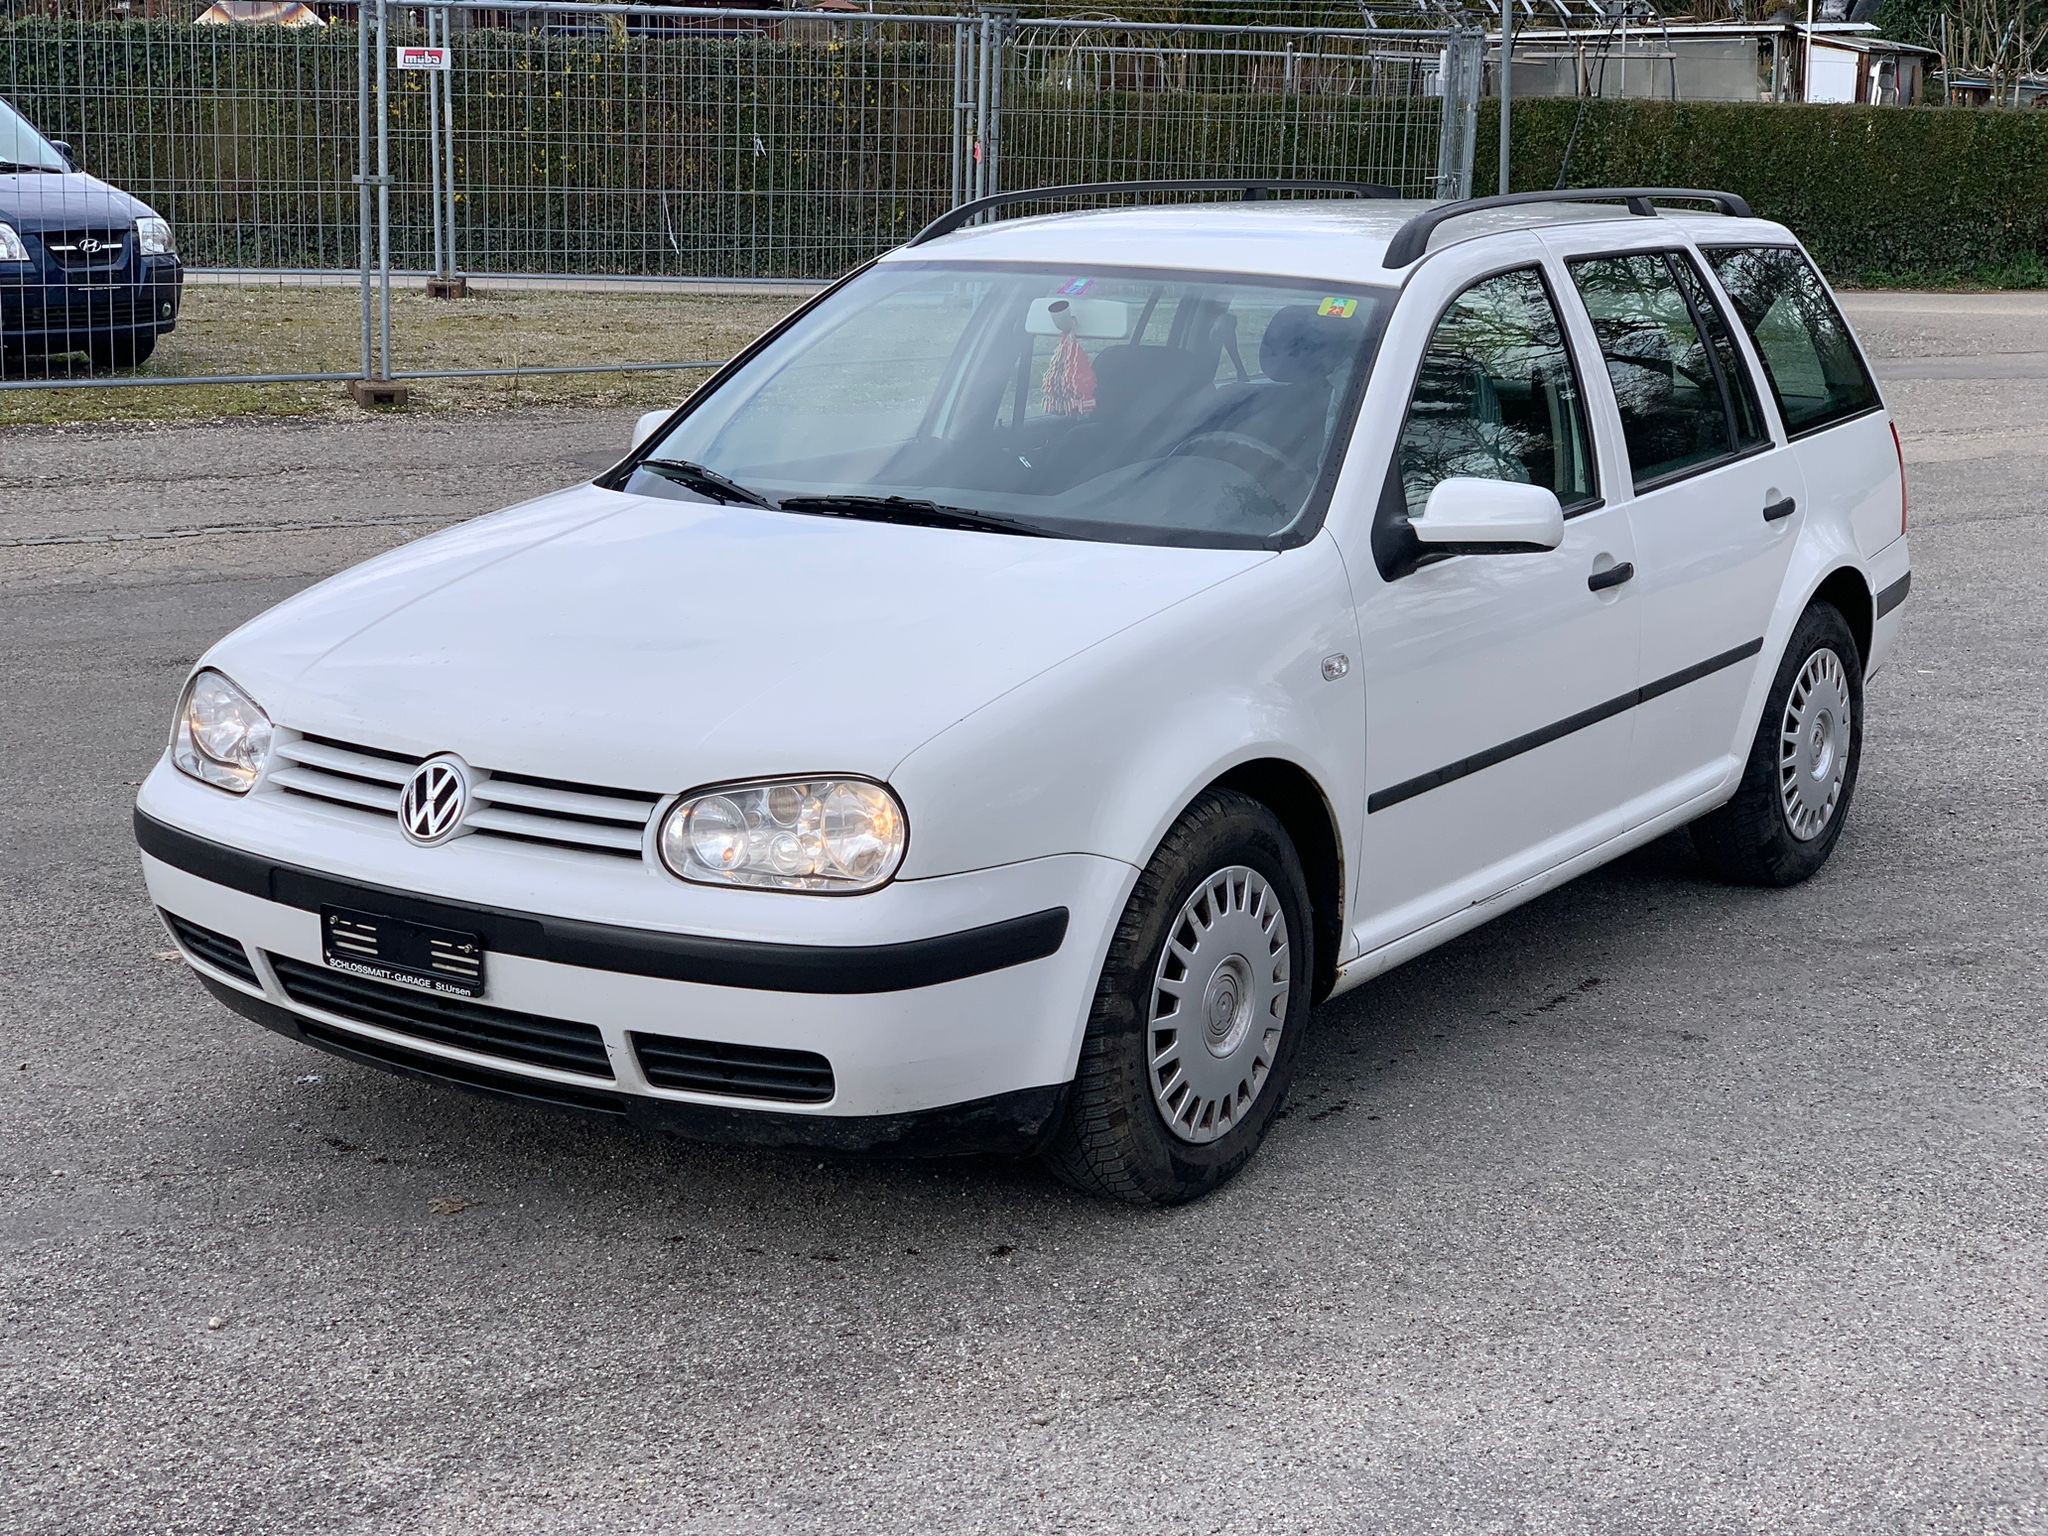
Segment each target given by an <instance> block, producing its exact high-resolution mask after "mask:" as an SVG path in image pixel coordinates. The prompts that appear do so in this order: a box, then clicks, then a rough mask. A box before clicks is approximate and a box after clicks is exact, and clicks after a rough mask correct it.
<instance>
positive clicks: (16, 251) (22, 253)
mask: <svg viewBox="0 0 2048 1536" xmlns="http://www.w3.org/2000/svg"><path fill="white" fill-rule="evenodd" d="M27 260H28V247H27V246H25V245H23V244H22V243H21V231H19V230H18V229H16V228H15V227H14V226H13V225H12V224H4V223H0V261H27Z"/></svg>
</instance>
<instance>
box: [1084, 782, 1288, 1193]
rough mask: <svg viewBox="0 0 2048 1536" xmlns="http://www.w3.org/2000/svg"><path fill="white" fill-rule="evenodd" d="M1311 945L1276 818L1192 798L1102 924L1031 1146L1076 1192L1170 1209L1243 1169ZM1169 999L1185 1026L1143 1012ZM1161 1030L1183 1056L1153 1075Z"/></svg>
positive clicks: (1275, 1101) (1277, 1076) (1262, 810)
mask: <svg viewBox="0 0 2048 1536" xmlns="http://www.w3.org/2000/svg"><path fill="white" fill-rule="evenodd" d="M1205 914H1206V921H1205ZM1269 916H1270V918H1271V922H1267V921H1266V918H1267V917H1269ZM1282 924H1284V937H1282V938H1280V939H1279V940H1278V941H1277V942H1278V943H1279V944H1280V945H1282V946H1284V947H1281V948H1279V949H1277V950H1276V949H1275V947H1274V946H1275V943H1276V940H1275V937H1274V935H1275V934H1276V932H1279V931H1280V930H1279V928H1278V926H1277V925H1282ZM1262 936H1263V937H1262ZM1169 940H1174V941H1176V949H1175V954H1174V956H1173V958H1172V960H1171V961H1170V962H1169V959H1168V955H1167V948H1168V942H1169ZM1189 940H1192V944H1191V945H1190V944H1189V943H1188V942H1187V941H1189ZM1262 944H1263V945H1264V949H1265V952H1264V953H1261V949H1260V946H1261V945H1262ZM1313 944H1314V925H1313V924H1312V923H1311V922H1310V920H1309V901H1308V883H1307V881H1306V879H1305V878H1304V877H1303V875H1302V869H1301V860H1300V858H1299V857H1298V856H1297V855H1296V853H1295V850H1294V845H1293V843H1292V842H1290V841H1289V840H1288V837H1287V833H1286V832H1285V830H1283V828H1282V827H1281V825H1280V822H1279V819H1278V818H1277V817H1275V816H1274V815H1273V813H1272V812H1271V811H1269V810H1268V809H1266V807H1265V806H1263V805H1261V804H1260V803H1259V802H1258V801H1256V800H1253V799H1251V798H1250V797H1249V796H1246V795H1241V794H1238V793H1235V792H1234V791H1229V790H1211V791H1209V792H1207V793H1205V794H1204V795H1202V797H1201V798H1200V799H1198V800H1197V801H1196V802H1195V803H1194V804H1193V805H1192V806H1190V807H1189V808H1188V811H1187V813H1186V814H1185V815H1184V816H1182V817H1181V819H1180V820H1179V821H1178V822H1176V823H1175V824H1174V826H1173V829H1172V830H1171V831H1170V832H1168V833H1167V835H1166V838H1165V840H1164V841H1163V842H1162V843H1161V844H1160V847H1159V851H1158V852H1157V853H1156V854H1154V855H1153V857H1152V862H1151V863H1150V864H1148V865H1147V866H1146V867H1145V871H1144V873H1143V874H1141V875H1140V876H1139V877H1138V884H1137V888H1136V889H1135V890H1134V891H1133V892H1132V893H1131V899H1130V901H1129V903H1128V904H1127V905H1126V906H1125V908H1124V913H1123V917H1122V918H1121V919H1120V920H1119V922H1118V923H1117V929H1116V934H1115V936H1114V937H1113V938H1112V939H1111V941H1110V946H1109V954H1108V957H1107V959H1106V960H1105V961H1104V963H1103V968H1102V979H1101V981H1100V983H1099V984H1098V985H1097V987H1096V991H1095V1005H1094V1008H1093V1010H1092V1012H1091V1013H1090V1015H1089V1019H1088V1029H1087V1033H1086V1035H1085V1036H1084V1037H1083V1039H1082V1042H1081V1060H1080V1066H1079V1069H1078V1070H1077V1072H1076V1074H1075V1078H1074V1084H1073V1088H1072V1090H1071V1091H1070V1092H1069V1093H1068V1095H1067V1103H1066V1108H1065V1112H1064V1115H1063V1118H1062V1119H1061V1121H1060V1124H1059V1126H1058V1128H1057V1129H1056V1130H1055V1131H1054V1132H1053V1135H1052V1139H1051V1141H1050V1143H1049V1144H1048V1146H1047V1148H1046V1150H1045V1153H1044V1157H1045V1159H1046V1161H1047V1163H1048V1164H1049V1165H1050V1167H1051V1168H1052V1170H1053V1171H1054V1172H1055V1173H1056V1174H1057V1175H1058V1176H1059V1177H1060V1178H1062V1179H1064V1180H1065V1181H1066V1182H1067V1183H1069V1184H1071V1185H1073V1186H1074V1187H1075V1188H1076V1189H1080V1190H1084V1191H1086V1192H1088V1193H1090V1194H1095V1195H1102V1196H1106V1197H1108V1198H1111V1199H1116V1200H1124V1201H1128V1202H1130V1203H1131V1204H1134V1205H1179V1204H1181V1203H1183V1202H1185V1201H1188V1200H1193V1199H1196V1198H1198V1197H1199V1196H1201V1195H1205V1194H1207V1193H1208V1192H1209V1191H1210V1190H1212V1189H1215V1188H1216V1187H1217V1186H1218V1185H1219V1184H1222V1183H1223V1182H1224V1181H1225V1180H1227V1179H1229V1178H1230V1177H1231V1176H1232V1175H1233V1174H1235V1173H1236V1172H1237V1171H1238V1170H1239V1169H1240V1168H1242V1167H1243V1166H1244V1165H1245V1163H1246V1162H1247V1161H1248V1160H1249V1159H1250V1157H1251V1155H1252V1153H1253V1152H1255V1151H1256V1150H1257V1149H1258V1145H1259V1143H1260V1141H1261V1140H1263V1139H1264V1137H1265V1134H1266V1129H1267V1127H1268V1126H1270V1125H1271V1124H1272V1121H1273V1117H1274V1115H1275V1114H1276V1113H1278V1111H1279V1109H1280V1106H1281V1103H1282V1101H1283V1100H1284V1099H1285V1098H1286V1096H1287V1088H1288V1084H1289V1083H1290V1082H1291V1081H1292V1079H1293V1076H1294V1062H1295V1057H1296V1055H1297V1054H1298V1053H1299V1051H1300V1049H1301V1041H1302V1036H1303V1035H1304V1034H1306V1033H1307V1025H1308V1015H1309V992H1310V989H1311V986H1312V983H1313V978H1314V976H1315V955H1314V953H1313V948H1312V946H1313ZM1183 956H1186V957H1188V958H1186V959H1184V958H1183ZM1267 961H1271V962H1272V964H1271V966H1270V968H1269V967H1268V966H1267V965H1266V964H1265V962H1267ZM1175 970H1179V971H1181V972H1182V974H1181V975H1180V976H1179V977H1175V976H1174V975H1173V974H1172V973H1173V972H1174V971H1175ZM1177 983H1178V984H1179V985H1178V986H1177V985H1176V984H1177ZM1183 988H1184V990H1183ZM1176 991H1179V994H1180V995H1179V999H1178V1006H1179V1007H1184V1008H1186V1009H1187V1010H1188V1013H1187V1014H1186V1015H1184V1016H1186V1017H1188V1018H1190V1020H1191V1022H1192V1023H1194V1025H1195V1027H1194V1028H1191V1029H1189V1030H1187V1031H1185V1032H1182V1031H1180V1030H1178V1029H1174V1028H1173V1027H1172V1026H1171V1024H1170V1023H1169V1022H1168V1020H1167V1018H1165V1017H1161V1018H1157V1019H1155V1017H1154V1003H1155V1000H1157V1002H1158V1003H1159V1006H1160V1008H1161V1009H1162V1010H1166V1009H1168V1008H1169V1007H1171V1006H1174V1005H1175V1002H1176V1000H1175V997H1174V994H1175V992H1176ZM1269 1021H1270V1023H1269ZM1169 1037H1171V1039H1172V1044H1170V1045H1167V1046H1165V1047H1164V1048H1165V1049H1168V1050H1173V1051H1176V1052H1177V1053H1182V1052H1185V1053H1197V1054H1194V1055H1185V1056H1183V1055H1180V1054H1176V1055H1175V1056H1174V1057H1172V1058H1171V1059H1169V1061H1168V1063H1167V1067H1166V1071H1165V1072H1164V1073H1162V1074H1161V1078H1160V1079H1158V1080H1155V1078H1154V1075H1153V1069H1152V1065H1151V1060H1152V1057H1153V1055H1154V1051H1153V1046H1152V1042H1153V1041H1154V1039H1155V1038H1157V1039H1159V1040H1161V1041H1165V1040H1167V1039H1168V1038H1169ZM1212 1039H1213V1040H1215V1041H1216V1044H1215V1045H1214V1046H1212V1045H1211V1044H1210V1041H1211V1040H1212ZM1261 1073H1263V1075H1261ZM1171 1074H1177V1080H1178V1082H1179V1084H1180V1093H1179V1095H1178V1097H1177V1098H1176V1097H1175V1096H1174V1094H1173V1093H1172V1091H1171V1086H1170V1085H1171V1084H1172V1082H1173V1081H1175V1080H1176V1078H1175V1076H1173V1075H1171ZM1155 1081H1159V1082H1161V1083H1162V1084H1163V1086H1161V1087H1160V1088H1159V1091H1158V1092H1157V1093H1155ZM1233 1082H1234V1083H1236V1084H1237V1087H1236V1089H1235V1090H1233V1089H1232V1088H1231V1087H1229V1086H1228V1084H1230V1083H1233ZM1219 1084H1221V1085H1224V1086H1222V1087H1221V1088H1220V1091H1218V1085H1219ZM1198 1087H1199V1088H1202V1089H1203V1090H1204V1091H1200V1092H1198V1091H1197V1089H1198ZM1166 1101H1171V1102H1172V1103H1173V1106H1174V1109H1173V1112H1174V1114H1175V1115H1176V1116H1177V1117H1178V1118H1179V1119H1180V1120H1181V1121H1182V1122H1184V1123H1182V1124H1180V1125H1179V1126H1178V1128H1176V1127H1175V1126H1170V1125H1169V1124H1168V1109H1167V1107H1166ZM1205 1106H1206V1109H1205Z"/></svg>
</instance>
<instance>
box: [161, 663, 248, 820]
mask: <svg viewBox="0 0 2048 1536" xmlns="http://www.w3.org/2000/svg"><path fill="white" fill-rule="evenodd" d="M270 738H271V730H270V716H268V715H266V714H264V713H263V711H262V709H261V708H259V707H258V705H257V703H256V701H255V700H254V699H252V698H250V697H249V695H247V694H246V693H244V692H242V690H241V689H239V688H237V687H236V686H235V685H234V684H233V683H231V682H229V681H228V680H227V679H226V678H225V677H223V676H222V675H221V674H220V673H218V672H215V671H213V670H211V669H210V668H209V669H208V670H206V671H204V672H200V673H197V674H195V675H194V676H193V678H192V681H191V682H190V683H188V684H186V686H185V696H184V697H183V698H182V699H180V700H178V718H177V719H176V720H175V721H174V722H173V723H172V725H171V761H172V762H173V763H174V764H176V765H177V767H178V768H179V769H180V770H181V771H183V772H185V773H189V774H190V775H191V776H192V777H193V778H195V779H198V780H199V781H200V782H202V783H205V784H211V785H213V786H214V788H216V789H225V790H227V791H228V792H229V793H231V794H237V795H246V794H247V793H248V792H249V790H250V789H251V787H252V786H254V784H255V783H256V780H257V779H258V778H259V777H261V776H262V773H263V765H264V764H265V763H267V762H269V761H270Z"/></svg>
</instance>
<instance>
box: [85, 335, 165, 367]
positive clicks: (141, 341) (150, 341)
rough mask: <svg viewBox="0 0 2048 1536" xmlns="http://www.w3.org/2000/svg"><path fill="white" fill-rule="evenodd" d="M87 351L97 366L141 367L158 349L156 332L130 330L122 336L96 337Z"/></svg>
mask: <svg viewBox="0 0 2048 1536" xmlns="http://www.w3.org/2000/svg"><path fill="white" fill-rule="evenodd" d="M86 351H87V353H88V354H89V355H90V356H91V358H92V365H93V367H95V368H102V369H104V368H140V367H141V366H142V365H143V364H144V363H146V362H148V361H149V358H150V354H151V353H153V352H155V351H156V332H155V331H130V332H128V333H126V334H125V335H120V336H98V337H94V338H93V341H92V344H91V345H90V346H89V347H87V348H86Z"/></svg>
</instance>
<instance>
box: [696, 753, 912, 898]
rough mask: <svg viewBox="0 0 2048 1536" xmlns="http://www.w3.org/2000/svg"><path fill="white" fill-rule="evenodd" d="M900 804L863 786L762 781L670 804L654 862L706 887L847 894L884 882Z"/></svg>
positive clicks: (899, 853)
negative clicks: (719, 886) (758, 888)
mask: <svg viewBox="0 0 2048 1536" xmlns="http://www.w3.org/2000/svg"><path fill="white" fill-rule="evenodd" d="M908 838H909V828H908V826H907V825H906V823H905V821H904V817H903V807H902V805H901V804H899V803H898V801H897V799H896V797H895V796H894V795H892V794H890V793H889V791H888V790H886V789H884V788H883V787H882V786H881V785H879V784H876V783H874V782H873V781H871V780H868V779H831V778H809V779H764V780H761V781H759V782H757V783H752V784H728V785H723V786H721V787H719V788H716V789H707V790H704V791H702V792H701V793H698V794H695V795H689V796H686V797H684V798H683V799H681V800H679V801H677V802H676V804H675V806H674V807H673V808H672V809H671V810H670V811H669V813H668V815H667V816H666V817H664V818H663V819H662V823H661V838H660V848H661V861H662V863H663V864H665V865H667V866H668V869H669V872H670V873H671V874H674V875H677V876H680V877H681V878H682V879H684V880H695V881H701V882H702V883H704V884H707V885H747V886H757V887H762V888H765V889H768V890H776V891H812V892H818V893H822V894H835V893H836V894H842V895H850V894H851V893H853V892H855V891H871V890H873V889H875V887H876V886H879V885H885V884H887V883H888V881H889V879H890V877H891V876H893V875H894V874H895V873H896V870H897V868H898V866H900V865H901V864H902V863H903V849H904V845H905V843H906V842H907V841H908Z"/></svg>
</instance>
